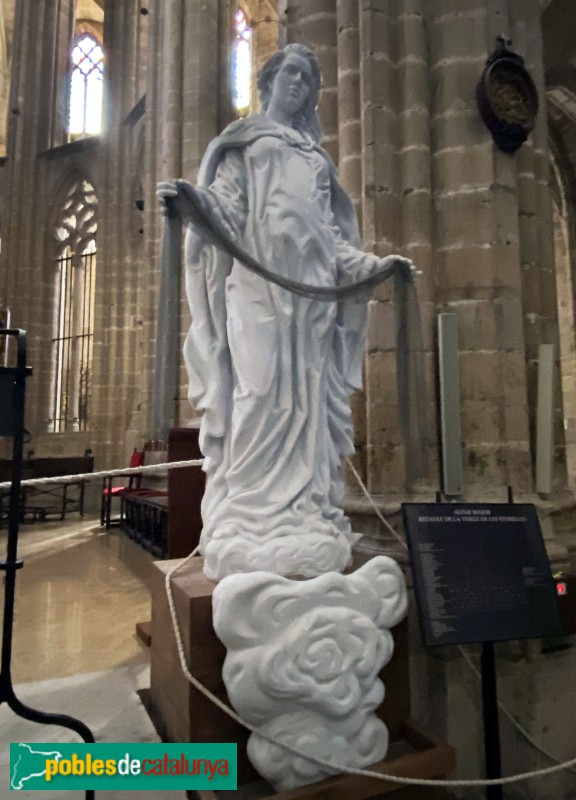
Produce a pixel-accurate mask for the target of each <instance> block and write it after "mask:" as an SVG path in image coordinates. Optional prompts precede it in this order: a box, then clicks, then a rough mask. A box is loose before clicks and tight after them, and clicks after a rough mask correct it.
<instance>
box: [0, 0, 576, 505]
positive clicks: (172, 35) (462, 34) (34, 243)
mask: <svg viewBox="0 0 576 800" xmlns="http://www.w3.org/2000/svg"><path fill="white" fill-rule="evenodd" d="M30 2H31V0H24V1H23V3H22V4H19V5H18V17H17V20H16V31H17V34H16V38H15V41H14V48H15V52H16V53H17V54H18V55H17V58H16V59H15V65H16V66H17V68H15V70H14V71H13V76H12V78H13V88H12V93H13V96H14V97H16V98H20V99H21V103H20V101H19V103H20V104H21V106H22V107H21V108H17V109H16V111H17V112H18V113H15V114H14V115H13V119H12V120H11V136H12V145H11V158H10V162H9V163H8V165H7V167H5V168H4V171H5V172H7V184H8V185H9V186H10V187H14V191H11V190H10V192H8V193H7V194H6V197H7V198H8V196H9V199H8V202H7V206H6V209H5V212H4V220H3V228H4V236H5V252H4V253H3V255H2V259H3V263H5V264H7V265H8V264H10V265H13V264H14V263H24V264H25V265H26V266H25V267H24V269H22V270H21V271H18V270H16V269H14V268H13V266H11V267H10V269H4V271H3V278H2V280H3V284H2V295H3V298H5V299H6V300H8V299H11V298H14V300H13V301H11V302H12V304H13V306H14V308H15V311H16V312H17V314H18V315H20V318H21V320H22V323H23V324H24V323H26V324H27V325H28V327H29V331H30V337H31V348H32V357H33V359H34V363H35V366H36V377H35V378H34V379H33V380H34V381H35V384H34V385H35V386H36V387H37V388H36V389H35V391H34V398H35V400H34V402H33V403H31V407H30V414H31V417H32V420H33V421H32V424H33V426H35V427H37V428H38V429H40V428H41V427H42V424H43V423H42V420H43V419H44V418H45V416H46V403H47V396H46V386H47V385H48V383H49V381H48V376H49V373H50V363H49V362H50V353H49V349H48V348H47V346H46V334H47V331H48V329H49V325H50V314H51V309H50V305H49V303H47V302H43V303H42V304H41V310H40V313H39V314H37V313H35V314H34V315H31V314H30V312H29V309H30V308H31V307H33V306H34V305H35V304H37V302H38V299H37V298H38V288H39V287H40V286H44V288H45V292H47V294H46V295H45V296H47V297H48V296H49V283H50V272H49V270H48V269H47V267H46V241H47V239H46V237H48V236H49V232H48V227H47V219H46V217H45V215H43V214H42V213H40V214H38V212H37V210H38V207H40V208H43V206H42V205H41V204H42V202H43V198H45V200H46V203H47V205H48V206H49V205H50V203H49V198H50V197H52V196H53V195H52V193H53V191H54V187H55V186H58V185H59V182H60V181H61V180H63V179H64V178H65V175H66V170H67V169H71V168H72V167H76V168H79V169H83V168H84V167H85V168H86V169H87V174H90V175H92V177H93V181H94V183H95V186H96V188H97V192H98V197H99V208H100V214H99V235H98V264H99V273H98V274H99V277H98V287H97V326H96V327H97V334H96V344H95V376H96V377H95V397H94V409H93V414H94V416H93V427H94V437H95V446H96V449H97V451H98V457H99V458H101V459H102V463H115V464H118V463H122V462H123V461H124V460H125V458H126V457H127V454H128V453H129V452H130V450H131V449H132V447H133V446H134V445H136V444H140V443H141V441H142V439H143V438H146V437H149V436H151V435H153V431H152V430H151V421H150V420H151V417H150V413H151V402H152V396H151V386H152V380H151V376H152V375H153V374H154V365H155V357H156V355H155V354H156V331H157V320H156V310H157V307H158V297H159V287H160V260H159V253H160V245H161V218H160V215H159V214H158V211H157V204H156V201H155V185H156V182H157V181H158V180H160V179H169V178H172V177H178V176H183V177H186V178H188V179H191V180H194V178H195V175H196V171H197V168H198V165H199V162H200V158H201V156H202V153H203V152H204V149H205V147H206V144H207V143H208V142H209V141H210V139H211V138H213V136H214V135H216V133H217V132H218V131H219V130H221V129H222V128H223V127H224V126H225V124H226V123H227V122H228V121H230V119H231V118H232V112H231V108H230V88H229V67H228V63H229V55H230V47H231V43H232V38H233V29H232V18H233V13H234V10H235V8H236V6H235V4H234V3H233V2H231V0H218V2H216V3H207V2H203V1H202V0H188V1H187V2H183V0H166V2H162V3H160V2H158V0H156V2H151V3H150V4H149V6H148V7H147V9H144V10H145V11H147V12H148V13H146V14H143V13H141V7H140V5H139V4H138V3H137V2H136V0H123V2H121V3H118V2H109V3H108V4H107V5H106V7H105V27H104V44H105V49H106V59H107V61H106V70H107V72H106V75H107V77H106V100H105V128H104V135H103V136H102V138H101V141H100V144H99V145H98V146H97V148H96V149H95V150H92V151H90V153H89V154H88V151H87V150H85V149H84V150H83V149H81V150H79V151H78V152H75V153H74V152H72V151H69V150H66V149H64V150H63V151H61V152H59V153H58V154H57V157H56V155H55V154H54V152H53V151H54V148H55V147H57V146H59V145H62V144H63V143H64V140H65V131H64V126H63V120H62V115H61V113H60V110H61V107H62V98H61V96H60V95H61V93H62V91H63V89H62V87H63V86H64V85H65V80H64V76H65V66H66V52H67V47H68V45H69V41H70V36H71V31H72V27H71V26H72V25H73V10H72V8H71V5H70V2H69V0H59V2H58V3H55V4H51V5H50V9H48V7H47V8H46V10H45V12H44V15H43V16H40V17H39V16H38V15H37V14H34V13H33V12H32V6H33V4H32V5H30ZM244 8H245V10H246V12H247V13H248V15H249V18H250V20H251V22H252V25H253V40H254V61H255V66H258V65H261V64H262V62H263V61H264V60H265V58H266V57H267V56H268V55H269V53H270V52H271V51H272V50H273V49H274V47H275V44H276V41H278V39H281V38H283V37H284V36H285V37H286V38H287V40H289V41H296V40H299V41H304V42H306V43H308V44H309V45H310V46H312V47H313V48H314V50H315V51H316V53H317V55H318V58H319V61H320V63H321V66H322V70H323V88H322V94H321V102H320V114H321V118H322V123H323V126H324V130H325V133H326V141H325V144H326V147H327V149H328V150H329V151H330V153H331V154H332V156H333V158H334V159H335V160H336V161H337V162H338V164H339V169H340V175H341V179H342V182H343V184H344V186H345V187H346V188H347V190H348V191H349V193H350V195H351V197H352V200H353V202H354V203H355V205H356V207H357V209H358V212H359V216H360V218H361V221H362V230H363V235H364V240H365V244H366V248H367V249H370V250H373V251H374V252H376V253H378V254H380V255H387V254H389V253H391V252H401V253H403V254H405V255H408V256H409V257H411V258H412V259H413V260H414V261H415V262H416V263H417V264H418V266H419V267H420V268H421V269H422V271H423V275H422V277H421V278H419V279H418V288H419V295H420V299H421V310H422V317H423V329H424V330H423V332H424V348H425V354H424V358H425V372H424V374H423V376H422V380H423V383H425V385H426V388H427V393H428V398H429V400H428V416H429V429H430V440H431V441H430V459H429V461H430V467H429V472H428V475H427V479H426V481H425V483H424V487H426V491H429V488H428V487H430V488H436V487H437V485H438V481H439V478H438V463H437V455H436V450H437V448H436V441H435V435H434V430H435V419H436V415H437V409H436V402H435V377H434V376H435V355H434V352H435V318H436V314H437V312H439V311H452V312H454V313H456V314H457V317H458V322H459V328H460V350H461V355H460V368H461V383H462V429H463V440H464V448H463V455H464V469H465V485H466V492H467V496H468V497H470V498H472V497H485V496H488V495H490V494H496V495H498V493H500V492H501V491H502V487H503V486H506V485H508V484H513V485H514V487H515V489H516V491H517V493H524V494H527V493H530V492H531V491H532V490H533V485H534V484H533V468H534V458H535V450H534V448H535V445H534V442H535V394H536V374H537V365H538V345H539V344H540V343H556V344H557V343H558V325H557V312H556V294H557V293H556V286H555V273H554V247H553V244H554V239H553V225H552V210H551V203H550V197H549V188H548V183H549V166H548V158H549V157H548V151H547V122H546V110H545V107H544V104H543V103H542V104H541V112H540V114H539V117H538V124H537V128H536V130H535V131H534V133H533V135H532V136H531V137H530V139H529V141H528V142H527V143H526V145H524V147H523V148H522V149H521V151H520V152H519V153H518V154H517V155H514V156H510V155H507V154H504V153H502V152H501V151H499V150H498V149H497V148H496V147H495V146H494V144H493V142H492V139H491V137H490V134H489V133H488V131H487V130H486V129H485V127H484V125H483V124H482V121H481V119H480V116H479V114H478V111H477V108H476V101H475V86H476V83H477V81H478V78H479V76H480V74H481V72H482V68H483V66H484V62H485V60H486V57H487V55H488V54H489V53H490V52H491V51H492V50H493V49H494V47H495V46H496V35H497V34H498V33H501V32H502V30H506V31H508V33H509V35H510V36H511V38H512V39H513V41H514V47H515V48H516V49H517V50H518V51H519V52H520V53H521V54H524V55H525V56H526V57H527V63H528V66H529V68H530V70H531V72H532V74H533V75H534V77H535V79H536V82H537V84H538V87H539V90H540V92H541V93H542V92H543V88H544V84H543V67H542V55H541V41H540V27H539V24H540V23H539V19H540V17H539V14H540V8H539V4H538V3H537V2H536V0H529V1H528V2H524V3H519V2H513V0H467V1H466V2H464V3H459V2H452V0H429V1H428V2H424V0H362V2H360V3H358V2H352V1H351V0H307V2H299V0H294V1H293V2H283V3H281V4H279V5H278V4H275V3H272V2H270V0H252V1H251V2H246V3H245V4H244ZM47 32H48V33H50V32H51V34H50V35H49V36H47ZM48 65H51V68H50V69H48V68H47V66H48ZM24 87H26V91H24ZM30 87H32V90H30ZM144 94H145V95H146V99H145V110H144V109H143V107H142V106H139V105H138V104H139V103H140V101H141V100H142V98H143V96H144ZM143 102H144V101H143ZM43 153H44V154H46V153H48V155H44V156H42V155H41V154H43ZM136 200H143V201H144V212H143V215H142V214H141V212H139V211H138V210H137V209H136V207H135V202H136ZM39 203H40V206H39ZM141 230H142V231H143V233H140V231H141ZM30 276H32V279H31V280H30ZM26 309H28V310H27V311H25V310H26ZM369 312H370V329H369V340H368V352H367V358H366V380H365V384H366V387H365V390H364V392H361V393H358V395H357V396H356V397H355V398H354V399H353V405H354V416H355V421H356V431H357V444H358V450H357V456H356V462H357V465H358V466H359V467H360V471H361V473H362V475H363V477H364V479H365V480H367V482H368V486H369V488H370V490H371V491H372V492H373V493H376V494H381V495H385V496H394V495H396V496H398V495H402V494H403V493H404V492H405V491H406V489H407V487H406V484H405V477H404V448H403V444H402V442H401V437H400V435H399V423H398V402H397V398H396V389H395V362H396V354H395V343H394V341H393V336H392V331H393V327H394V314H395V307H394V303H393V298H392V296H391V291H390V289H389V287H388V286H387V285H384V286H383V287H381V288H380V289H379V290H378V292H376V293H375V295H374V297H373V299H372V300H371V301H370V305H369ZM27 314H28V315H30V321H29V323H28V320H27V316H26V315H27ZM177 319H178V330H179V334H178V335H179V337H180V341H181V340H182V337H183V336H184V334H185V331H186V330H187V328H188V325H189V319H188V310H187V303H186V300H185V296H184V291H183V287H182V288H181V291H180V306H179V309H178V314H177ZM173 358H174V359H175V360H176V359H177V360H178V363H179V377H178V379H177V380H176V383H177V386H176V387H174V388H173V393H174V403H173V409H172V413H171V414H170V416H171V422H184V421H186V419H188V418H189V417H190V416H191V415H192V414H193V411H192V410H190V409H189V408H188V404H187V401H186V375H185V372H184V367H183V364H182V361H181V358H180V352H179V350H178V348H174V354H173ZM170 391H172V390H170ZM562 419H563V412H562V408H561V405H560V402H559V403H558V407H557V409H556V442H557V448H556V475H555V481H556V484H555V485H556V488H561V487H562V486H564V485H565V481H566V475H565V466H564V461H565V445H564V436H563V429H562V428H563V426H562ZM119 431H120V432H121V435H120V436H119V435H118V432H119ZM351 486H352V484H351ZM413 488H414V489H418V487H413ZM421 488H422V487H421Z"/></svg>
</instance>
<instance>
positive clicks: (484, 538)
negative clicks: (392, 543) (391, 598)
mask: <svg viewBox="0 0 576 800" xmlns="http://www.w3.org/2000/svg"><path fill="white" fill-rule="evenodd" d="M402 511H403V514H404V525H405V529H406V535H407V539H408V546H409V549H410V559H411V563H412V572H413V576H414V588H415V590H416V599H417V602H418V608H419V611H420V620H421V623H422V627H423V631H424V639H425V641H426V644H429V645H435V644H464V643H465V642H495V641H504V640H508V639H536V638H539V637H541V636H558V635H562V633H563V629H562V624H561V621H560V615H559V610H558V602H557V599H556V591H555V585H554V581H553V579H552V575H551V572H550V565H549V563H548V557H547V555H546V550H545V548H544V542H543V541H542V534H541V532H540V525H539V522H538V517H537V515H536V510H535V508H534V506H532V505H520V504H518V505H504V504H496V503H482V504H478V505H472V504H456V503H455V504H452V503H446V504H435V503H422V504H420V503H418V504H416V503H404V504H403V505H402Z"/></svg>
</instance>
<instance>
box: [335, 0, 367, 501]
mask: <svg viewBox="0 0 576 800" xmlns="http://www.w3.org/2000/svg"><path fill="white" fill-rule="evenodd" d="M336 11H337V28H338V153H339V168H338V171H339V177H340V181H341V183H342V185H343V186H344V188H345V189H346V191H347V192H348V195H349V197H350V199H351V200H352V203H353V205H354V209H355V211H356V214H357V216H358V222H359V224H360V227H361V226H362V219H361V218H362V123H361V114H360V63H359V48H360V36H359V25H360V23H359V16H358V2H357V0H338V2H337V7H336ZM351 406H352V418H353V422H354V441H355V446H356V453H355V455H354V459H353V460H354V463H355V466H356V469H357V470H358V471H359V473H360V475H361V477H362V480H363V481H364V482H366V393H365V391H364V390H361V391H357V392H355V394H354V395H353V396H352V398H351ZM347 485H348V488H349V490H350V491H351V492H352V493H353V494H358V493H360V491H361V490H360V487H359V486H358V485H357V482H356V480H355V479H354V477H353V476H352V475H347Z"/></svg>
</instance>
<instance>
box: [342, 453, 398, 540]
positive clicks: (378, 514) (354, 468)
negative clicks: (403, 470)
mask: <svg viewBox="0 0 576 800" xmlns="http://www.w3.org/2000/svg"><path fill="white" fill-rule="evenodd" d="M346 463H347V464H348V466H349V467H350V470H351V472H352V474H353V475H354V477H355V478H356V480H357V481H358V483H359V485H360V488H361V489H362V491H363V493H364V494H365V495H366V498H367V499H368V502H369V503H370V505H371V506H372V508H373V509H374V511H375V512H376V516H377V517H378V519H379V520H380V522H381V523H382V524H383V525H384V527H385V528H388V530H389V531H390V533H391V534H392V536H394V538H395V539H397V540H398V541H399V542H400V544H401V545H402V547H403V548H404V550H408V546H407V544H406V542H405V541H404V539H403V538H402V537H401V536H400V534H399V533H397V532H396V531H395V530H394V528H393V527H392V525H390V523H389V522H388V520H387V519H386V518H385V517H384V515H383V514H381V513H380V509H379V508H378V506H377V505H376V503H375V502H374V499H373V497H372V495H371V494H370V492H369V491H368V489H367V488H366V487H365V486H364V483H363V481H362V478H361V477H360V475H359V474H358V471H357V469H356V467H355V466H354V464H353V463H352V461H351V460H350V459H349V458H348V456H346Z"/></svg>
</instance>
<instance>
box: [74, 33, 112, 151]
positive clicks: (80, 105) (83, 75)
mask: <svg viewBox="0 0 576 800" xmlns="http://www.w3.org/2000/svg"><path fill="white" fill-rule="evenodd" d="M71 68H72V71H71V75H70V98H69V102H70V115H69V120H68V132H69V133H70V135H71V136H82V135H84V136H88V135H90V134H96V133H100V127H101V117H102V75H103V69H104V52H103V50H102V47H101V45H100V44H99V42H98V41H97V40H96V39H95V38H94V37H93V36H90V34H87V33H85V34H82V35H81V36H80V38H78V39H77V40H76V42H75V44H74V45H73V47H72V54H71Z"/></svg>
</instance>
